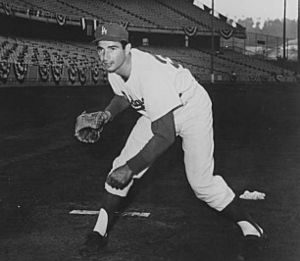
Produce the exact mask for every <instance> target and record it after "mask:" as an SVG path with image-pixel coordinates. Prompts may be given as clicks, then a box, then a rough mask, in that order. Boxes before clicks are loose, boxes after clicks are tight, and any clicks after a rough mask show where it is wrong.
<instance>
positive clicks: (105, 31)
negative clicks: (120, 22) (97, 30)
mask: <svg viewBox="0 0 300 261" xmlns="http://www.w3.org/2000/svg"><path fill="white" fill-rule="evenodd" d="M101 34H102V35H105V34H107V29H106V28H105V27H104V26H103V25H102V29H101Z"/></svg>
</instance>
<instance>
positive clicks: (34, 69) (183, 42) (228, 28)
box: [0, 0, 296, 86]
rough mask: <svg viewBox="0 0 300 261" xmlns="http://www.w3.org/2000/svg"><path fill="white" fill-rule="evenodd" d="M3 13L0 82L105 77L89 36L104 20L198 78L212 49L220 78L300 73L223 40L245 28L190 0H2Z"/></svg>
mask: <svg viewBox="0 0 300 261" xmlns="http://www.w3.org/2000/svg"><path fill="white" fill-rule="evenodd" d="M0 19H1V23H2V24H6V25H7V26H5V27H2V28H1V29H0V86H14V85H17V86H20V85H21V86H25V85H35V84H36V85H38V84H42V85H49V84H50V85H51V84H55V85H58V84H59V85H97V84H99V83H101V81H105V74H104V72H103V71H102V70H101V65H100V64H98V61H97V54H96V52H95V48H94V46H93V45H92V44H91V40H92V39H93V32H94V30H95V28H96V27H97V26H98V25H99V24H100V23H101V22H104V21H109V22H115V23H120V24H122V25H123V26H125V27H127V29H128V30H129V31H130V33H131V35H130V37H131V42H132V43H133V44H134V46H138V47H140V48H142V49H144V50H147V51H149V52H156V53H160V54H162V55H165V56H169V57H170V58H172V59H174V60H176V61H178V62H179V63H181V64H182V65H184V66H186V67H188V68H190V70H191V71H192V72H193V74H194V75H195V76H196V77H197V79H198V80H199V81H200V82H209V81H210V73H211V70H212V63H211V59H212V57H213V58H214V59H213V62H214V63H213V71H214V73H215V76H216V77H215V80H216V81H217V82H228V81H233V80H234V81H237V82H276V81H295V80H296V77H295V76H294V74H295V72H293V71H289V70H286V69H283V68H281V67H279V66H276V65H274V63H273V64H271V63H270V62H269V61H268V60H266V59H258V58H255V57H251V56H249V55H246V54H245V52H243V51H239V50H238V49H237V48H228V46H226V47H225V46H221V39H227V40H228V39H230V38H232V39H233V38H237V39H241V40H242V39H245V38H246V35H247V32H246V31H245V28H243V27H242V26H240V25H238V24H236V23H233V22H232V20H231V19H229V18H227V17H225V16H224V15H222V14H217V15H215V16H213V17H212V16H211V13H210V8H209V7H207V6H205V5H203V6H202V8H201V7H199V6H195V5H194V4H193V1H191V0H173V1H167V0H143V1H141V0H126V1H118V0H97V1H94V0H73V1H71V2H70V1H67V0H11V1H3V0H1V1H0ZM211 19H213V20H214V27H213V30H214V34H213V35H214V43H215V44H214V48H213V50H214V51H213V52H212V48H211V42H212V41H211V40H212V27H211ZM233 73H234V76H235V77H234V79H233V78H232V74H233Z"/></svg>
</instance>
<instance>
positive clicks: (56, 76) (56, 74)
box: [51, 64, 63, 84]
mask: <svg viewBox="0 0 300 261" xmlns="http://www.w3.org/2000/svg"><path fill="white" fill-rule="evenodd" d="M51 69H52V77H53V80H54V82H55V83H56V84H58V83H59V82H60V79H61V76H62V70H63V66H62V65H61V64H55V65H52V66H51Z"/></svg>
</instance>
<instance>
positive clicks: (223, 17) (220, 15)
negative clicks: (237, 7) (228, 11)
mask: <svg viewBox="0 0 300 261" xmlns="http://www.w3.org/2000/svg"><path fill="white" fill-rule="evenodd" d="M219 18H220V20H222V21H224V22H227V17H226V16H225V15H222V14H220V13H219Z"/></svg>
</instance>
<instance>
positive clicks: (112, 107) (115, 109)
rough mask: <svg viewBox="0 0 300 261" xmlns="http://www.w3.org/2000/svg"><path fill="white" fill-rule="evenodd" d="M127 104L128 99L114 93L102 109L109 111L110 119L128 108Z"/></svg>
mask: <svg viewBox="0 0 300 261" xmlns="http://www.w3.org/2000/svg"><path fill="white" fill-rule="evenodd" d="M129 105H130V104H129V102H128V100H127V99H126V98H125V97H124V96H121V95H114V97H113V98H112V99H111V101H110V103H109V104H108V106H107V107H106V108H105V110H104V111H106V112H109V113H110V120H112V119H113V118H114V117H115V116H116V115H117V114H118V113H120V112H122V111H123V110H125V109H126V108H128V107H129Z"/></svg>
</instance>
